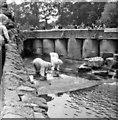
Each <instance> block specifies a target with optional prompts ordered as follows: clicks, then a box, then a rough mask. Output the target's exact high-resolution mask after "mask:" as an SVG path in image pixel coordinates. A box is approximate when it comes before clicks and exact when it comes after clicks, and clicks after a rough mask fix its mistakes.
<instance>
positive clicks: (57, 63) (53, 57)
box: [50, 52, 63, 71]
mask: <svg viewBox="0 0 118 120" xmlns="http://www.w3.org/2000/svg"><path fill="white" fill-rule="evenodd" d="M50 59H51V63H52V66H53V67H52V70H56V71H59V68H60V65H61V64H63V61H62V60H61V59H59V55H58V54H57V53H55V52H51V53H50Z"/></svg>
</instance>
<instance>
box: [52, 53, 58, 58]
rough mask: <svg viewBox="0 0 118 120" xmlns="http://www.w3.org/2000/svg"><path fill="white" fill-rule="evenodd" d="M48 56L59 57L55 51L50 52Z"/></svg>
mask: <svg viewBox="0 0 118 120" xmlns="http://www.w3.org/2000/svg"><path fill="white" fill-rule="evenodd" d="M50 57H51V58H59V55H58V54H57V53H55V52H51V53H50Z"/></svg>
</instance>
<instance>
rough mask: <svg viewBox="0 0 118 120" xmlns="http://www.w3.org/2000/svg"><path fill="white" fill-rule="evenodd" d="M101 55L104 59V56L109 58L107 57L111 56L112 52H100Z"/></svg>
mask: <svg viewBox="0 0 118 120" xmlns="http://www.w3.org/2000/svg"><path fill="white" fill-rule="evenodd" d="M101 57H102V58H103V59H106V58H109V57H113V53H110V52H104V53H102V54H101Z"/></svg>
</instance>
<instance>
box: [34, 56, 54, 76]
mask: <svg viewBox="0 0 118 120" xmlns="http://www.w3.org/2000/svg"><path fill="white" fill-rule="evenodd" d="M33 65H34V68H35V72H36V75H37V74H38V75H39V76H45V77H47V70H48V69H49V68H51V67H52V64H51V63H50V62H47V61H44V60H42V59H41V58H35V59H34V60H33Z"/></svg>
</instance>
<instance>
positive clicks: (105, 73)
mask: <svg viewBox="0 0 118 120" xmlns="http://www.w3.org/2000/svg"><path fill="white" fill-rule="evenodd" d="M92 73H93V74H94V75H99V76H107V75H108V71H93V72H92Z"/></svg>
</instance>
